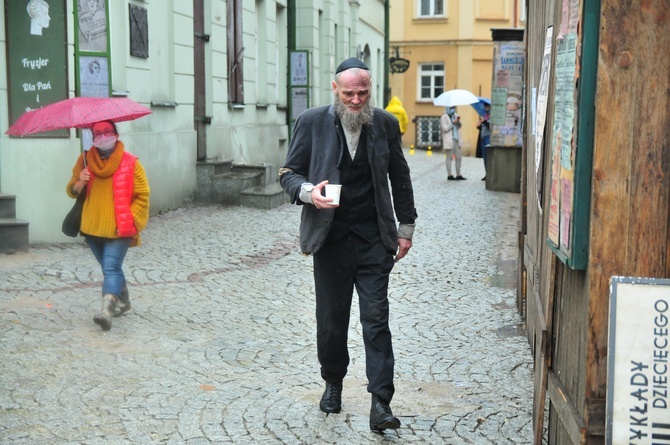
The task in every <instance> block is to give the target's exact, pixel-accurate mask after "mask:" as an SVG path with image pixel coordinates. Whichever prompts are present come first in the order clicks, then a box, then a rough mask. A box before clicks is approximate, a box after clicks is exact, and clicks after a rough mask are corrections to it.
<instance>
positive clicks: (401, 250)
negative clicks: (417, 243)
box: [395, 238, 412, 262]
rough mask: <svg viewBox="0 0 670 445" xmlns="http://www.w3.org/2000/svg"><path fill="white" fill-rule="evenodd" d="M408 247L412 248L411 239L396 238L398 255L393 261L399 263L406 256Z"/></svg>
mask: <svg viewBox="0 0 670 445" xmlns="http://www.w3.org/2000/svg"><path fill="white" fill-rule="evenodd" d="M410 247H412V240H411V239H407V238H398V253H397V254H396V256H395V261H396V262H397V261H400V260H401V259H402V258H403V257H404V256H405V255H407V252H409V248H410Z"/></svg>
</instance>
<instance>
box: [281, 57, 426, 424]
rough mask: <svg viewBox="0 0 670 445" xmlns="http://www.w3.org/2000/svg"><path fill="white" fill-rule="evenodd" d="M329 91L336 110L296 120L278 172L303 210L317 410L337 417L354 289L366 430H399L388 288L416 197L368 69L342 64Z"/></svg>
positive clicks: (392, 122) (408, 234) (394, 126)
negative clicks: (329, 187)
mask: <svg viewBox="0 0 670 445" xmlns="http://www.w3.org/2000/svg"><path fill="white" fill-rule="evenodd" d="M332 87H333V92H334V94H335V103H334V105H330V106H323V107H316V108H311V109H309V110H306V111H305V112H303V113H302V114H301V115H300V116H299V117H298V119H297V120H296V122H295V127H294V130H293V138H292V140H291V146H290V148H289V152H288V155H287V157H286V163H285V164H284V166H283V168H281V169H280V171H279V175H280V182H281V185H282V187H283V188H284V190H285V191H286V193H288V195H289V196H290V199H291V202H292V203H294V204H297V205H302V206H303V208H302V218H301V224H300V248H301V250H302V252H303V253H305V254H313V258H314V283H315V290H316V328H317V353H318V358H319V363H320V365H321V377H322V378H323V380H324V381H325V390H324V393H323V396H322V398H321V402H320V404H319V407H320V409H321V411H323V412H325V413H339V412H340V410H341V409H342V381H343V379H344V377H345V375H346V373H347V367H348V365H349V352H348V347H347V334H348V330H349V314H350V309H351V302H352V297H353V291H354V288H355V289H356V292H357V294H358V299H359V309H360V320H361V326H362V328H363V342H364V345H365V357H366V359H365V363H366V374H367V378H368V387H367V390H368V392H369V393H370V394H371V399H372V405H371V409H370V429H372V430H373V431H383V430H386V429H397V428H399V427H400V421H399V420H398V418H396V417H395V416H394V415H393V412H392V411H391V407H390V402H391V399H392V398H393V394H394V392H395V388H394V385H393V367H394V358H393V348H392V344H391V331H390V329H389V301H388V284H389V275H390V273H391V270H392V269H393V266H394V264H395V262H396V261H398V260H400V259H401V258H403V257H404V256H405V255H406V254H407V252H408V251H409V249H410V248H411V247H412V235H413V232H414V221H415V219H416V217H417V215H416V209H415V207H414V193H413V190H412V183H411V179H410V172H409V167H408V165H407V161H406V160H405V156H404V154H403V151H402V146H401V139H400V129H399V125H398V120H397V119H396V118H395V117H394V116H393V115H392V114H390V113H388V112H387V111H384V110H383V109H381V108H373V107H372V98H371V91H372V82H371V79H370V71H369V69H368V67H367V66H366V65H365V64H364V63H363V62H362V61H360V60H358V59H356V58H351V59H347V60H345V61H344V62H342V63H341V64H340V65H339V66H338V68H337V70H336V72H335V79H334V80H333V83H332ZM389 182H390V186H391V188H390V189H389ZM326 184H341V186H342V188H341V192H340V200H339V205H338V204H334V203H333V199H331V198H326V197H325V196H324V195H323V193H322V191H323V189H324V187H325V185H326ZM391 190H392V193H391ZM394 212H395V214H394ZM396 219H397V221H398V223H399V224H398V225H397V226H396Z"/></svg>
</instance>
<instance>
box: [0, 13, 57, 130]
mask: <svg viewBox="0 0 670 445" xmlns="http://www.w3.org/2000/svg"><path fill="white" fill-rule="evenodd" d="M5 20H6V22H5V26H6V30H7V44H6V48H7V78H8V88H7V89H8V94H9V124H10V125H12V124H13V123H14V122H15V121H16V119H18V118H19V116H21V115H22V114H23V113H25V112H26V111H30V110H35V109H38V108H42V107H44V106H45V105H49V104H52V103H54V102H58V101H60V100H64V99H67V97H68V84H67V71H68V68H67V28H66V21H65V0H49V1H48V2H47V1H45V0H29V1H10V2H5ZM69 134H70V132H69V130H67V129H65V130H56V131H49V132H44V133H36V134H34V135H30V137H68V136H69Z"/></svg>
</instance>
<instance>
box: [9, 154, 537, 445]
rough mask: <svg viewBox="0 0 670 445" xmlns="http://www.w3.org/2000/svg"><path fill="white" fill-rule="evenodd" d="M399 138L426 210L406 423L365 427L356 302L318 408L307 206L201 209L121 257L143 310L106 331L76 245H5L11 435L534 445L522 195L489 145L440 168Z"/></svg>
mask: <svg viewBox="0 0 670 445" xmlns="http://www.w3.org/2000/svg"><path fill="white" fill-rule="evenodd" d="M405 153H406V156H407V159H408V162H409V164H410V168H411V171H412V178H413V183H414V188H415V199H416V205H417V212H418V215H419V218H418V220H417V229H416V233H415V238H414V241H413V242H414V247H413V248H412V249H411V250H410V253H409V254H408V256H407V257H406V258H404V259H403V260H401V261H400V262H398V263H397V264H396V267H395V269H394V271H393V273H392V277H391V284H390V301H391V329H392V333H393V341H394V352H395V359H396V366H395V372H396V381H395V385H396V395H395V398H394V399H393V401H392V403H391V407H392V408H393V411H394V413H395V414H396V415H397V416H398V417H399V418H400V420H401V422H402V426H401V428H400V429H399V430H397V431H396V432H387V433H386V434H382V435H380V434H375V433H373V432H371V431H370V430H369V426H368V416H369V410H370V396H369V394H368V393H367V392H366V384H367V381H366V378H365V362H364V356H363V353H364V348H363V343H362V337H361V333H360V324H359V323H358V321H357V320H358V307H357V304H356V301H355V302H354V305H353V308H352V326H351V329H350V331H351V332H350V340H349V345H350V353H351V359H352V362H351V366H350V368H349V374H348V376H347V378H346V379H345V382H344V392H343V409H342V412H341V413H339V414H331V415H328V416H327V415H325V414H324V413H322V412H321V411H320V410H319V407H318V402H319V399H320V397H321V393H322V392H323V382H322V381H321V378H320V375H319V366H318V362H317V358H316V342H315V335H316V334H315V321H314V288H313V287H314V286H313V277H312V273H311V267H312V258H311V257H306V256H303V255H302V254H301V253H300V251H299V246H298V226H299V220H300V208H299V207H298V206H291V205H288V204H287V205H284V206H282V207H279V208H276V209H273V210H270V211H266V210H257V209H250V208H242V207H224V206H199V205H192V206H188V207H184V208H180V209H177V210H174V211H171V212H167V213H164V214H161V215H156V216H153V217H151V219H150V220H149V224H148V226H147V229H146V230H145V231H144V232H143V235H142V243H143V245H142V246H140V247H138V248H133V249H130V251H129V253H128V256H127V258H126V262H125V268H124V269H125V273H126V277H127V279H128V282H129V288H130V297H131V300H132V304H133V309H132V310H131V311H130V312H129V313H127V314H125V315H123V316H121V317H117V318H115V319H114V322H113V326H112V329H111V330H110V331H108V332H104V331H102V330H101V329H100V328H99V327H98V326H97V325H95V324H94V323H93V321H92V318H93V316H94V315H95V314H96V313H97V311H98V310H99V308H100V288H101V282H102V273H101V271H100V268H99V266H98V264H97V263H96V261H95V259H94V257H93V255H92V254H91V252H90V250H89V249H88V248H87V247H86V245H85V244H84V243H83V241H80V242H77V243H74V244H49V245H34V246H31V249H30V250H29V252H24V253H16V254H11V255H0V356H1V361H0V407H1V410H0V443H2V444H193V445H196V444H198V445H199V444H226V443H229V444H266V445H269V444H290V445H294V444H351V445H358V444H377V443H398V444H401V443H402V444H431V445H436V444H453V445H461V444H482V445H484V444H491V445H499V444H524V445H528V444H531V443H532V420H531V416H532V405H533V369H532V368H533V365H532V357H531V353H530V349H529V346H528V342H527V339H526V337H525V333H524V325H523V323H522V320H521V318H520V316H519V315H518V313H517V310H516V305H515V299H516V262H517V261H516V256H517V246H516V244H517V222H518V219H519V206H520V202H519V201H520V197H519V194H515V193H503V192H490V191H487V190H486V189H485V182H484V181H481V178H482V177H483V176H484V168H483V163H482V160H481V159H477V158H464V159H463V169H462V172H463V175H464V176H465V177H466V178H467V179H468V180H466V181H447V174H446V170H445V167H444V155H443V154H442V153H441V152H436V153H434V154H433V155H432V156H429V155H428V154H427V152H426V151H420V150H417V151H416V152H415V153H410V152H409V150H407V151H406V152H405ZM63 212H64V213H65V212H66V209H64V211H63ZM54 219H55V221H54V224H56V223H57V224H60V220H61V217H60V216H59V217H57V218H56V217H55V218H54ZM56 220H57V221H56Z"/></svg>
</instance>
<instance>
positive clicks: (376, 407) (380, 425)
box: [370, 394, 400, 431]
mask: <svg viewBox="0 0 670 445" xmlns="http://www.w3.org/2000/svg"><path fill="white" fill-rule="evenodd" d="M398 428H400V420H398V418H397V417H394V416H393V412H392V411H391V407H390V406H389V402H387V401H386V400H384V399H382V398H380V397H379V396H378V395H376V394H372V408H370V429H371V430H372V431H384V430H396V429H398Z"/></svg>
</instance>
